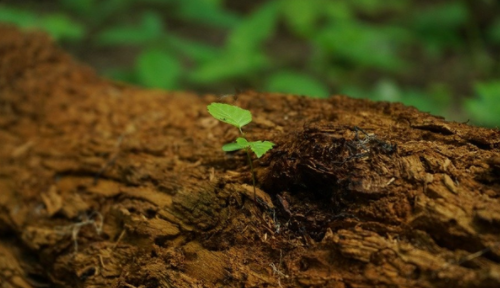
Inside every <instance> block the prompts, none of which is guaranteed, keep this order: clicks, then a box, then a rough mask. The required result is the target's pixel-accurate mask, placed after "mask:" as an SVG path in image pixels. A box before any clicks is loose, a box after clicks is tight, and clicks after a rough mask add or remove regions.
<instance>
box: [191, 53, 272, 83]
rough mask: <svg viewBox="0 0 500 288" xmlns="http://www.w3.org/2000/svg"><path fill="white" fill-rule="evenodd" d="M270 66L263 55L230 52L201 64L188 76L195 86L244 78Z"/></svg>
mask: <svg viewBox="0 0 500 288" xmlns="http://www.w3.org/2000/svg"><path fill="white" fill-rule="evenodd" d="M269 66H270V61H269V59H268V58H267V57H266V55H264V54H263V53H260V52H259V51H251V52H249V53H238V51H230V52H229V53H224V54H221V55H220V56H219V57H214V58H213V59H211V60H209V61H207V62H206V63H203V64H202V65H200V66H199V67H197V69H195V70H194V71H192V72H191V73H190V74H189V80H191V81H192V82H194V83H197V84H208V83H214V82H220V81H222V80H226V79H234V78H238V77H240V78H246V79H248V78H249V77H248V76H249V75H251V74H256V73H257V72H259V71H262V70H263V69H264V68H266V67H269Z"/></svg>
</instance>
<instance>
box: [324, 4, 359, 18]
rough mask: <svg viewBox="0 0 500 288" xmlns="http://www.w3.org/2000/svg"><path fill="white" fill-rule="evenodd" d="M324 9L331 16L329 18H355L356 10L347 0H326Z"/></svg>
mask: <svg viewBox="0 0 500 288" xmlns="http://www.w3.org/2000/svg"><path fill="white" fill-rule="evenodd" d="M322 9H323V10H324V12H325V15H327V16H328V17H329V19H327V20H344V21H345V20H348V21H351V20H353V13H354V11H353V10H352V9H351V7H349V5H348V3H347V2H343V1H342V2H341V1H329V0H325V2H324V5H323V7H322Z"/></svg>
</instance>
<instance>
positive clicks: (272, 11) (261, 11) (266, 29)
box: [226, 1, 279, 55]
mask: <svg viewBox="0 0 500 288" xmlns="http://www.w3.org/2000/svg"><path fill="white" fill-rule="evenodd" d="M278 4H279V2H277V1H268V2H264V4H263V5H262V6H260V7H259V8H258V9H257V11H255V12H253V13H252V14H251V15H250V16H248V17H246V18H245V19H244V20H243V21H242V22H241V23H240V24H239V25H238V26H236V27H235V28H234V29H233V30H231V33H230V34H229V36H228V40H227V43H226V51H232V53H238V54H247V55H249V54H252V52H253V51H256V50H259V47H260V45H261V44H262V43H263V42H264V41H265V40H267V39H268V38H269V37H270V36H271V35H272V34H273V33H274V28H275V24H276V20H277V13H278V9H277V8H278Z"/></svg>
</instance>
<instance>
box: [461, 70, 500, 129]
mask: <svg viewBox="0 0 500 288" xmlns="http://www.w3.org/2000/svg"><path fill="white" fill-rule="evenodd" d="M474 88H475V92H476V94H477V97H475V98H473V99H469V100H467V101H466V106H465V107H466V109H467V111H468V112H469V113H470V115H472V116H473V117H474V122H476V123H477V124H481V125H485V126H490V127H497V128H500V123H499V121H498V119H499V117H500V105H499V103H498V101H499V100H498V99H500V81H498V80H496V81H491V82H479V83H476V85H474Z"/></svg>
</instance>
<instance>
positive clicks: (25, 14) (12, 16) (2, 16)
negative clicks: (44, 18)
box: [0, 5, 38, 28]
mask: <svg viewBox="0 0 500 288" xmlns="http://www.w3.org/2000/svg"><path fill="white" fill-rule="evenodd" d="M37 20H38V19H37V15H36V14H35V13H34V12H32V11H28V10H23V9H18V8H13V7H8V6H5V5H0V22H7V23H12V24H15V25H17V26H19V27H21V28H31V27H36V25H37Z"/></svg>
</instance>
